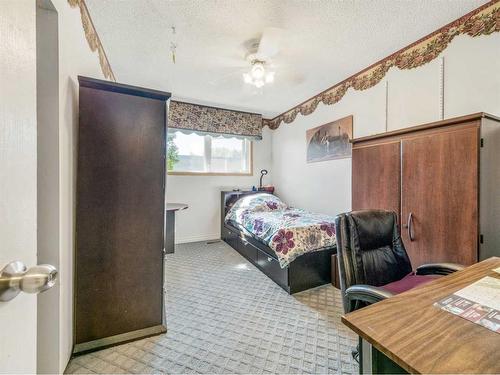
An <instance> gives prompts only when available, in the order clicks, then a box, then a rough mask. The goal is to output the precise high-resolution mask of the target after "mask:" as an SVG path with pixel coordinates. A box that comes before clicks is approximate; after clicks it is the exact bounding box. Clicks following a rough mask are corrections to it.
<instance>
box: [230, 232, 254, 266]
mask: <svg viewBox="0 0 500 375" xmlns="http://www.w3.org/2000/svg"><path fill="white" fill-rule="evenodd" d="M225 241H226V242H227V243H228V244H229V245H230V246H231V247H232V248H233V249H235V250H237V251H238V253H240V254H241V255H243V256H244V257H245V258H247V259H248V260H249V261H251V262H253V263H255V262H257V252H258V251H257V249H256V248H255V247H253V246H252V245H251V244H249V243H248V242H246V241H244V240H243V239H241V238H240V237H236V236H231V237H229V238H226V240H225Z"/></svg>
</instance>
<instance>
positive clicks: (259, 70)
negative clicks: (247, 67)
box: [251, 61, 266, 79]
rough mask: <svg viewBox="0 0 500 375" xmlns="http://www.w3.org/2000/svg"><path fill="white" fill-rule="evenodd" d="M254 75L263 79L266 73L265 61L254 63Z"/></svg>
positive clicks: (252, 72)
mask: <svg viewBox="0 0 500 375" xmlns="http://www.w3.org/2000/svg"><path fill="white" fill-rule="evenodd" d="M251 74H252V77H253V78H254V79H262V78H264V75H265V74H266V70H265V69H264V63H263V62H261V61H257V62H255V63H254V64H253V66H252V70H251Z"/></svg>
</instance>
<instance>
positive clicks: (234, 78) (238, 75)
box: [208, 69, 245, 86]
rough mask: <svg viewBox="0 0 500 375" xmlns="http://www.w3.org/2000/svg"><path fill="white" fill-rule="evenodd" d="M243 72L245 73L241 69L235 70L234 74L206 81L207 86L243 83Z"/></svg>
mask: <svg viewBox="0 0 500 375" xmlns="http://www.w3.org/2000/svg"><path fill="white" fill-rule="evenodd" d="M244 72H245V71H244V70H242V69H236V70H235V71H234V72H230V73H227V74H224V75H222V76H219V77H217V78H214V79H212V80H210V81H208V84H210V85H212V86H219V85H228V84H232V83H233V84H234V83H236V82H243V73H244Z"/></svg>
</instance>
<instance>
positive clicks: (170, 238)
mask: <svg viewBox="0 0 500 375" xmlns="http://www.w3.org/2000/svg"><path fill="white" fill-rule="evenodd" d="M186 208H188V205H187V204H185V203H167V208H166V211H167V215H166V216H165V254H172V253H173V252H174V250H175V213H176V212H177V211H181V210H185V209H186Z"/></svg>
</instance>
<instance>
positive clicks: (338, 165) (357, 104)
mask: <svg viewBox="0 0 500 375" xmlns="http://www.w3.org/2000/svg"><path fill="white" fill-rule="evenodd" d="M442 57H444V98H443V99H444V117H445V118H450V117H456V116H460V115H465V114H470V113H474V112H481V111H483V112H489V113H492V114H496V115H500V68H499V67H500V34H499V33H495V34H492V35H490V36H481V37H477V38H470V37H468V36H460V37H457V38H456V39H455V40H454V41H453V42H452V43H451V45H450V46H449V47H448V48H447V49H446V50H445V51H444V52H443V53H442ZM440 64H441V61H440V59H436V60H434V61H432V62H431V63H429V64H427V65H424V66H422V67H420V68H417V69H413V70H398V69H395V68H393V69H391V70H390V71H389V73H388V74H387V75H386V77H385V79H384V80H383V81H382V82H380V83H379V84H378V85H376V86H374V87H372V88H371V89H368V90H365V91H354V90H349V91H348V92H347V94H346V95H345V96H344V98H343V99H342V100H341V101H340V102H339V103H337V104H335V105H333V106H325V105H323V104H320V105H319V106H318V108H317V109H316V111H315V112H314V113H313V114H311V115H309V116H302V115H298V116H297V118H296V119H295V121H294V122H293V123H291V124H281V126H280V127H279V128H278V129H277V130H276V131H274V133H273V136H272V155H273V160H272V168H271V169H272V171H273V183H274V185H275V186H276V188H277V190H276V193H277V194H278V195H279V196H280V197H281V198H283V199H284V200H285V201H286V202H289V203H290V204H293V205H295V206H298V207H301V208H304V209H308V210H312V211H317V212H322V213H326V214H331V215H335V214H338V213H340V212H344V211H349V210H350V209H351V159H342V160H332V161H326V162H319V163H311V164H307V163H306V160H305V158H306V139H305V132H306V130H307V129H310V128H312V127H315V126H318V125H321V124H324V123H327V122H330V121H333V120H336V119H339V118H342V117H344V116H348V115H351V114H352V115H353V116H354V120H353V121H354V137H361V136H367V135H371V134H376V133H381V132H384V131H385V128H386V121H387V128H388V130H394V129H398V128H402V127H407V126H413V125H418V124H421V123H425V122H430V121H437V120H440V113H441V112H440V108H441V107H440V92H441V80H440V77H441V73H440V72H441V66H440ZM386 82H387V83H386ZM386 84H387V85H388V86H387V87H388V93H387V94H388V95H387V98H388V99H387V116H386Z"/></svg>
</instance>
